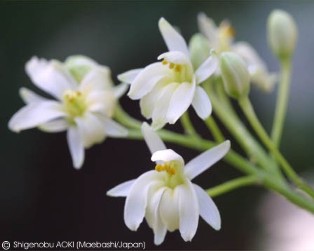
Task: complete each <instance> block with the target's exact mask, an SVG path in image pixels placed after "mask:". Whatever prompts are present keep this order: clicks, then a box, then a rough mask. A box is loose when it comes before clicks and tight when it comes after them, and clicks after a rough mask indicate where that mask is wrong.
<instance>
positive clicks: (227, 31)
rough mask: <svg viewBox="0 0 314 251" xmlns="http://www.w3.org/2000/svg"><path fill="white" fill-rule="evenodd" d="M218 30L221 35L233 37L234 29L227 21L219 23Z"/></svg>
mask: <svg viewBox="0 0 314 251" xmlns="http://www.w3.org/2000/svg"><path fill="white" fill-rule="evenodd" d="M220 30H221V34H222V36H223V37H227V38H233V37H234V36H235V29H234V28H233V27H232V26H231V25H230V23H229V22H227V21H223V22H222V23H221V24H220Z"/></svg>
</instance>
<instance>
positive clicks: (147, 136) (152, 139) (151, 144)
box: [142, 122, 166, 154]
mask: <svg viewBox="0 0 314 251" xmlns="http://www.w3.org/2000/svg"><path fill="white" fill-rule="evenodd" d="M142 134H143V137H144V140H145V142H146V145H147V146H148V148H149V151H150V152H151V154H153V153H154V152H157V151H159V150H165V149H166V146H165V144H164V142H163V141H162V140H161V138H160V137H159V136H158V134H157V133H156V132H155V131H154V130H153V129H152V128H151V127H150V126H149V125H148V124H147V123H146V122H144V123H143V124H142Z"/></svg>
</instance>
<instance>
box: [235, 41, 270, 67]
mask: <svg viewBox="0 0 314 251" xmlns="http://www.w3.org/2000/svg"><path fill="white" fill-rule="evenodd" d="M232 50H233V51H234V52H235V53H237V54H238V55H240V56H241V57H242V58H243V59H244V61H245V62H246V63H247V64H248V68H249V69H250V68H251V69H252V68H255V69H256V68H263V69H265V68H266V66H265V64H264V62H263V61H262V59H261V58H260V57H259V55H258V54H257V52H256V51H255V49H254V48H253V47H252V46H251V45H250V44H249V43H247V42H238V43H235V44H234V45H233V46H232Z"/></svg>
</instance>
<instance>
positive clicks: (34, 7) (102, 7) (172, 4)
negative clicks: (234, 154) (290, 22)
mask: <svg viewBox="0 0 314 251" xmlns="http://www.w3.org/2000/svg"><path fill="white" fill-rule="evenodd" d="M274 8H281V9H284V10H286V11H288V12H290V13H291V14H292V15H293V16H294V18H295V20H296V22H297V24H298V27H299V41H298V46H297V50H296V53H295V58H294V75H293V83H292V90H291V98H290V104H289V113H288V116H287V123H286V127H285V130H284V140H283V143H282V150H283V152H284V153H285V154H286V156H287V157H288V159H289V160H290V162H291V163H292V164H293V165H294V166H295V167H296V168H297V169H298V171H299V172H306V171H308V170H311V169H312V170H314V159H313V153H312V152H313V150H312V149H313V148H314V141H313V136H314V132H313V130H312V128H313V126H314V117H313V115H312V114H313V107H314V100H313V96H314V83H313V82H314V81H313V65H314V57H313V56H314V54H313V51H314V30H313V26H312V23H313V19H314V17H313V13H314V2H313V1H273V2H272V1H46V2H44V1H1V3H0V95H1V98H0V108H1V112H0V241H1V242H2V241H3V240H8V241H14V240H19V241H57V240H69V241H70V240H82V241H84V240H85V241H115V240H121V241H131V242H135V241H145V242H146V248H148V249H173V250H179V249H181V250H182V249H183V250H188V249H198V250H208V249H216V250H217V249H220V250H228V249H229V250H230V249H232V250H244V249H258V245H257V244H256V243H257V242H258V241H256V240H258V239H259V236H258V235H259V233H260V232H262V231H263V229H262V225H261V224H260V222H259V219H258V217H257V213H256V212H257V209H258V208H259V205H260V199H261V198H262V197H263V195H264V193H265V191H264V190H263V189H261V188H254V187H249V188H244V189H240V190H237V191H234V192H231V193H230V194H226V195H223V196H221V197H219V198H215V202H216V203H217V206H218V207H219V209H220V212H221V216H222V230H221V231H219V232H215V231H214V230H213V229H212V228H211V227H209V226H208V225H206V224H205V222H204V221H202V220H201V221H200V224H199V229H198V231H197V233H196V235H195V237H194V239H193V241H192V242H191V243H185V242H184V241H183V240H182V239H181V236H180V234H179V233H178V231H176V232H175V233H168V234H167V236H166V239H165V241H164V243H163V244H162V245H161V246H158V247H156V246H154V244H153V233H152V231H151V229H149V228H148V226H147V224H146V223H143V224H142V225H141V227H140V228H139V230H138V231H137V232H132V231H130V230H129V229H128V228H127V227H126V226H125V225H124V222H123V206H124V201H125V200H124V199H122V198H110V197H107V196H106V191H107V190H108V189H110V188H112V187H113V186H115V185H117V184H120V183H121V182H123V181H126V180H129V179H133V178H136V177H138V176H139V175H140V174H142V173H143V172H145V171H147V170H149V169H150V168H153V163H151V162H150V155H149V152H148V150H147V147H146V145H145V143H144V142H141V141H128V140H118V139H114V140H113V139H107V140H106V141H105V142H104V143H103V144H101V145H96V146H94V147H92V148H91V149H90V150H87V151H86V159H85V164H84V166H83V168H82V169H81V170H79V171H77V170H75V169H74V168H73V167H72V162H71V157H70V153H69V151H68V147H67V144H66V138H65V134H64V133H58V134H48V133H43V132H41V131H39V130H37V129H33V130H27V131H23V132H21V133H20V134H15V133H13V132H10V131H9V130H8V128H7V123H8V120H9V119H10V117H11V116H12V115H13V114H14V113H15V112H16V111H17V110H18V109H19V108H20V107H21V106H22V105H23V102H22V100H21V99H20V97H19V95H18V89H19V88H20V87H22V86H25V87H28V88H31V89H32V90H35V91H36V90H37V89H36V88H34V87H33V86H32V84H31V82H30V80H29V78H28V77H27V75H26V74H25V71H24V65H25V63H26V61H27V60H29V59H30V58H31V57H32V56H33V55H37V56H39V57H43V58H47V59H52V58H55V59H59V60H61V61H63V60H64V59H65V58H66V57H67V56H70V55H75V54H83V55H86V56H89V57H91V58H93V59H95V60H96V61H98V62H99V63H100V64H104V65H107V66H109V67H110V68H111V70H112V76H113V79H114V81H115V82H116V83H117V79H116V75H117V74H119V73H121V72H124V71H126V70H129V69H133V68H139V67H143V66H146V65H148V64H150V63H152V62H154V61H155V60H156V57H157V56H158V55H159V54H160V53H162V52H164V51H165V50H166V47H165V45H164V42H163V40H162V38H161V36H160V33H159V30H158V26H157V22H158V19H159V18H160V17H162V16H163V17H165V18H166V19H167V20H168V21H169V22H171V23H172V24H174V25H176V26H178V27H179V28H180V29H181V31H182V34H183V36H184V37H185V38H186V39H189V38H190V37H191V35H193V34H194V33H195V32H197V22H196V16H197V14H198V13H199V12H205V13H206V14H207V15H208V16H210V17H212V18H213V19H214V20H215V21H216V23H219V22H220V21H221V20H222V19H224V18H228V19H229V20H230V21H231V22H232V24H233V26H234V28H235V29H236V40H237V41H240V40H245V41H248V42H249V43H251V44H252V45H253V46H254V47H255V48H256V50H257V51H258V52H259V54H260V55H261V57H262V58H263V59H264V60H265V62H266V63H267V65H268V67H269V69H270V70H271V71H277V70H278V63H277V61H276V59H275V58H274V56H273V55H272V54H271V52H270V50H269V49H268V46H267V43H266V19H267V16H268V14H269V13H270V11H271V10H272V9H274ZM275 94H276V90H275V91H274V93H272V94H263V93H260V92H258V91H257V90H253V91H252V93H251V99H252V102H253V103H254V104H255V105H256V109H257V113H258V115H259V117H260V118H261V120H262V121H263V123H264V125H265V126H266V128H267V129H269V128H270V126H271V122H272V117H273V110H274V102H275V97H276V95H275ZM121 103H122V106H124V107H125V109H126V110H127V111H129V112H130V113H131V114H133V115H134V116H137V117H138V118H139V119H142V117H141V116H140V115H139V112H138V102H133V101H132V102H131V101H129V100H128V98H127V97H123V98H122V100H121ZM198 122H199V121H198ZM173 149H174V150H176V151H177V152H179V153H181V154H182V155H183V156H184V157H185V160H186V161H188V160H189V159H191V158H193V157H194V156H196V155H197V154H198V152H195V151H191V150H186V149H184V148H182V147H176V146H173ZM238 175H239V173H238V172H237V171H235V170H234V169H233V168H232V167H230V166H228V165H225V164H224V163H222V162H220V163H219V164H217V165H216V166H215V167H214V168H212V169H211V170H209V171H208V172H205V173H204V174H203V175H202V176H200V177H198V178H197V179H196V180H195V183H198V184H199V185H201V186H202V187H204V188H209V187H211V186H213V185H215V184H218V183H220V182H223V181H226V180H228V179H231V178H232V177H235V176H238Z"/></svg>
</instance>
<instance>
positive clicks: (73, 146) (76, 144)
mask: <svg viewBox="0 0 314 251" xmlns="http://www.w3.org/2000/svg"><path fill="white" fill-rule="evenodd" d="M67 140H68V145H69V149H70V153H71V156H72V161H73V166H74V168H75V169H80V168H81V167H82V165H83V162H84V147H83V142H82V139H81V135H80V133H79V131H78V130H77V128H76V127H70V128H69V130H68V132H67Z"/></svg>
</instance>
